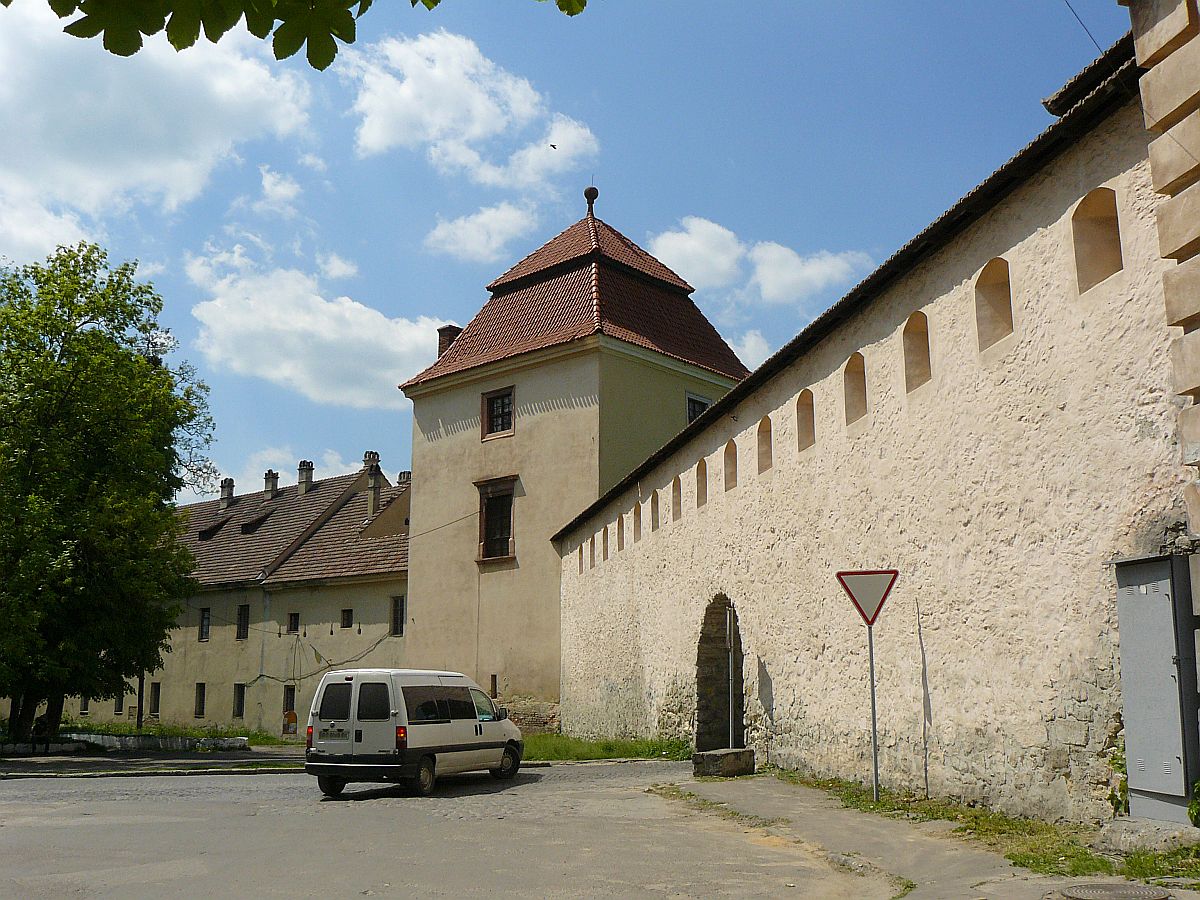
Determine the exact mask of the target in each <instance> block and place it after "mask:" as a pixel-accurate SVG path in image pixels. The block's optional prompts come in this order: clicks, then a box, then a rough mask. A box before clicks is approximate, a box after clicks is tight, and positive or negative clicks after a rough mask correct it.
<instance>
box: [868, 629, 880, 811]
mask: <svg viewBox="0 0 1200 900" xmlns="http://www.w3.org/2000/svg"><path fill="white" fill-rule="evenodd" d="M867 660H868V667H869V669H870V675H871V796H872V797H874V798H875V802H876V803H878V802H879V729H878V727H877V725H876V723H875V629H874V628H873V627H872V626H870V625H868V626H867Z"/></svg>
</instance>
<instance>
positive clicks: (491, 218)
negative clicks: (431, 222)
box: [425, 203, 537, 262]
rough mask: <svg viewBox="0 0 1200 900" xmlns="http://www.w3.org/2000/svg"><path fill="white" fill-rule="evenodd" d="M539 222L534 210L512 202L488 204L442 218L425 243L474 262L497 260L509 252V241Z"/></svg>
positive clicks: (437, 250)
mask: <svg viewBox="0 0 1200 900" xmlns="http://www.w3.org/2000/svg"><path fill="white" fill-rule="evenodd" d="M536 225H537V218H536V216H535V215H534V214H533V212H532V211H531V210H530V209H528V208H525V207H520V206H514V205H513V204H511V203H501V204H499V205H498V206H488V207H484V208H483V209H481V210H479V211H478V212H476V213H472V214H471V215H469V216H462V217H461V218H458V219H452V220H450V221H443V220H439V221H438V223H437V225H436V227H434V229H433V230H432V231H430V232H429V234H427V235H426V236H425V246H426V248H428V249H429V250H433V251H434V252H436V253H445V254H447V255H449V256H453V257H456V258H457V259H463V260H468V261H471V262H495V261H497V260H499V259H501V258H503V257H504V256H506V252H505V251H506V248H507V247H508V244H509V242H510V241H512V240H513V239H515V238H518V237H521V236H523V235H526V234H528V233H529V232H530V231H532V230H533V228H534V227H535V226H536Z"/></svg>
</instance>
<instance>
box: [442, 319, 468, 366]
mask: <svg viewBox="0 0 1200 900" xmlns="http://www.w3.org/2000/svg"><path fill="white" fill-rule="evenodd" d="M460 334H462V329H461V328H459V327H458V326H457V325H443V326H442V327H441V328H439V329H438V359H441V358H442V354H443V353H445V352H446V351H447V350H449V349H450V345H451V344H453V343H454V339H455V338H456V337H458V336H459V335H460Z"/></svg>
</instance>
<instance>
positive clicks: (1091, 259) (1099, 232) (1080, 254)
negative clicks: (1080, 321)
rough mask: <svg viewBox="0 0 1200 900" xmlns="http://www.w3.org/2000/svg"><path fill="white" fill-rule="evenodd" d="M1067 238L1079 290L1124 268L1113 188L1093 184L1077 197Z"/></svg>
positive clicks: (1090, 286)
mask: <svg viewBox="0 0 1200 900" xmlns="http://www.w3.org/2000/svg"><path fill="white" fill-rule="evenodd" d="M1071 239H1072V241H1073V243H1074V244H1075V273H1076V277H1077V278H1078V280H1079V292H1080V293H1081V294H1082V293H1083V292H1084V291H1086V290H1088V289H1089V288H1092V287H1095V286H1096V285H1098V284H1099V283H1100V282H1102V281H1104V279H1106V278H1108V277H1109V276H1111V275H1115V274H1116V273H1117V272H1120V271H1121V269H1122V268H1124V265H1125V263H1124V259H1123V258H1122V256H1121V226H1120V223H1119V222H1118V221H1117V193H1116V191H1114V190H1112V189H1111V188H1103V187H1102V188H1096V190H1094V191H1092V192H1091V193H1090V194H1088V195H1087V196H1086V197H1084V198H1083V199H1082V200H1080V201H1079V205H1078V206H1076V207H1075V212H1073V213H1072V214H1071Z"/></svg>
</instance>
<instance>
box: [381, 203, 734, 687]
mask: <svg viewBox="0 0 1200 900" xmlns="http://www.w3.org/2000/svg"><path fill="white" fill-rule="evenodd" d="M585 197H586V198H587V202H588V206H587V214H586V215H585V216H584V217H583V218H582V219H580V220H579V221H578V222H576V223H575V224H574V225H571V226H570V227H569V228H567V229H566V230H565V231H563V232H562V233H561V234H559V235H558V236H557V237H555V238H553V239H551V240H550V241H549V242H547V243H546V244H544V245H543V246H542V247H540V248H539V249H537V250H535V251H534V252H533V253H531V254H529V255H528V256H527V257H525V258H524V259H522V260H521V261H520V262H518V263H517V264H516V265H514V266H513V267H512V268H510V269H509V270H508V271H507V272H505V273H504V274H503V275H501V276H500V277H498V278H496V279H495V280H494V281H492V282H491V283H490V284H489V285H488V286H487V288H488V291H489V292H490V294H491V296H490V298H489V299H488V300H487V302H486V303H485V304H484V306H483V308H482V309H481V310H480V311H479V313H478V314H477V315H476V316H475V317H474V318H473V319H472V320H471V321H470V322H469V323H467V325H466V327H465V328H463V329H462V330H461V332H459V331H457V329H454V328H445V329H443V330H442V334H441V338H442V339H441V341H440V345H439V355H438V359H437V361H436V362H434V364H433V365H431V366H430V367H429V368H427V369H425V370H424V371H423V372H420V373H419V374H417V375H416V376H414V377H413V378H412V379H410V380H409V381H408V382H406V383H405V384H404V385H402V386H401V387H402V388H403V390H404V392H405V394H406V395H407V396H408V397H409V398H410V399H411V400H412V401H413V457H412V458H413V463H412V465H413V494H412V535H413V537H412V544H411V548H410V556H409V579H410V581H409V583H410V593H409V603H410V616H411V630H410V632H409V634H408V647H409V661H410V664H412V665H430V666H434V665H436V666H440V667H447V668H451V669H457V670H460V671H464V672H467V673H469V674H472V675H474V676H475V677H476V678H477V680H479V682H480V683H481V684H484V685H487V684H489V683H490V682H491V679H492V676H496V681H497V686H498V688H499V689H500V691H501V692H502V693H503V694H505V695H508V696H521V697H531V698H537V699H539V700H549V701H553V700H556V699H557V696H558V672H559V629H558V598H559V565H560V561H559V557H558V554H557V553H556V552H555V549H554V548H553V547H552V546H551V544H550V540H549V539H550V535H552V534H553V533H554V532H555V531H557V530H558V528H560V527H561V526H562V524H563V523H564V522H566V521H567V520H568V519H570V517H571V516H572V515H573V514H574V513H575V512H577V511H578V510H579V509H582V508H584V507H586V506H587V505H588V503H590V502H592V501H593V500H594V499H595V498H596V497H598V496H599V495H600V494H601V493H603V492H604V491H605V490H606V489H607V488H608V487H610V486H612V485H613V484H615V483H616V482H617V481H619V480H620V479H621V477H622V476H624V475H625V473H626V472H628V471H629V470H631V469H632V468H633V467H634V466H635V465H637V464H638V463H639V462H641V461H642V460H643V459H644V458H645V457H646V456H648V455H649V454H650V453H652V452H653V451H654V450H656V449H658V447H660V446H662V445H663V444H664V443H665V442H666V441H667V440H668V439H670V438H671V437H672V436H673V435H675V434H676V433H677V432H678V431H680V430H681V429H682V428H683V427H684V426H686V425H687V423H688V422H689V421H690V420H691V418H694V417H695V416H696V415H698V414H699V412H700V411H702V410H703V409H704V408H706V407H707V406H708V405H709V404H711V403H712V402H714V401H715V400H716V399H717V398H719V397H721V396H723V395H724V394H725V393H726V392H727V391H728V390H729V389H730V388H731V387H732V386H733V385H734V384H736V383H737V382H738V381H739V380H741V379H742V378H743V377H745V375H746V374H748V373H747V370H746V367H745V366H743V365H742V363H741V361H740V360H738V358H737V356H736V355H735V354H734V352H733V351H732V350H731V349H730V347H729V345H728V344H726V343H725V341H724V340H723V339H722V338H721V336H720V335H719V334H718V333H717V331H716V329H715V328H713V326H712V324H711V323H710V322H709V321H708V320H707V319H706V318H705V317H704V315H703V313H701V312H700V310H699V309H698V308H697V307H696V304H695V303H694V302H693V301H692V298H691V294H692V287H691V286H690V285H689V284H688V283H687V282H686V281H684V280H683V279H682V278H680V277H679V275H677V274H676V273H675V272H673V271H671V270H670V269H669V268H668V267H667V266H665V265H663V263H661V262H660V261H659V260H657V259H655V258H654V257H653V256H651V255H650V254H649V253H647V252H646V251H645V250H643V249H642V248H641V247H639V246H637V244H635V243H634V242H633V241H631V240H629V239H628V238H627V237H625V236H624V235H623V234H621V233H620V232H619V231H617V230H616V229H615V228H613V227H612V226H611V225H608V224H607V223H605V222H603V221H601V220H600V219H598V218H597V217H596V215H595V210H594V204H595V200H596V197H597V192H596V190H595V188H588V190H587V191H586V192H585ZM614 539H615V538H614Z"/></svg>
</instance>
